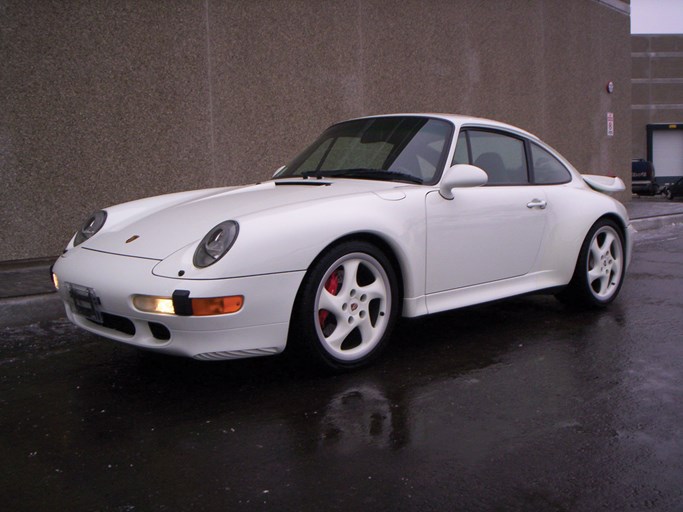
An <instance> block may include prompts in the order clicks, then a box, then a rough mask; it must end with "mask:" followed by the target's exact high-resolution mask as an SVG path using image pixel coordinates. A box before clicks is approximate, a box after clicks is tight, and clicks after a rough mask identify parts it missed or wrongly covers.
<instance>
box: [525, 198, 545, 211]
mask: <svg viewBox="0 0 683 512" xmlns="http://www.w3.org/2000/svg"><path fill="white" fill-rule="evenodd" d="M546 206H548V202H547V201H544V200H543V199H532V200H531V202H530V203H527V205H526V207H527V208H540V209H541V210H545V207H546Z"/></svg>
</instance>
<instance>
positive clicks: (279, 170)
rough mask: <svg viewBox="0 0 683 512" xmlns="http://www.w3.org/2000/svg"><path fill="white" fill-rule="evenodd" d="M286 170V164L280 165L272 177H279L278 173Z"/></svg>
mask: <svg viewBox="0 0 683 512" xmlns="http://www.w3.org/2000/svg"><path fill="white" fill-rule="evenodd" d="M284 170H285V166H284V165H283V166H281V167H278V168H277V171H275V172H274V173H273V176H272V178H271V179H273V178H277V177H278V175H279V174H280V173H281V172H282V171H284Z"/></svg>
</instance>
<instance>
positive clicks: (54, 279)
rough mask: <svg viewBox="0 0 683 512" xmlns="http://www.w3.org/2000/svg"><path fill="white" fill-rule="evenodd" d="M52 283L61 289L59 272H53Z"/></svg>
mask: <svg viewBox="0 0 683 512" xmlns="http://www.w3.org/2000/svg"><path fill="white" fill-rule="evenodd" d="M52 284H54V285H55V288H56V289H57V290H59V278H58V277H57V274H55V273H54V272H53V273H52Z"/></svg>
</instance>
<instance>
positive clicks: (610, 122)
mask: <svg viewBox="0 0 683 512" xmlns="http://www.w3.org/2000/svg"><path fill="white" fill-rule="evenodd" d="M607 136H608V137H614V112H607Z"/></svg>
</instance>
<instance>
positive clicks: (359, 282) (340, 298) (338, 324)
mask: <svg viewBox="0 0 683 512" xmlns="http://www.w3.org/2000/svg"><path fill="white" fill-rule="evenodd" d="M397 290H398V287H397V280H396V277H395V273H394V270H393V268H392V266H391V263H390V262H389V260H388V259H387V257H386V256H385V255H384V254H383V253H382V252H381V251H380V250H379V249H377V248H376V247H375V246H374V245H372V244H369V243H367V242H362V241H352V242H344V243H342V244H340V245H337V246H335V247H333V248H332V249H331V250H329V251H328V252H327V253H325V254H324V255H323V256H322V257H321V258H320V259H319V260H318V261H317V262H316V263H314V265H313V266H312V267H311V269H310V270H309V272H308V273H307V274H306V277H305V278H304V282H303V283H302V285H301V289H300V291H299V295H298V298H297V303H296V305H295V310H294V313H293V322H292V329H291V330H290V342H291V343H292V344H293V345H295V346H296V348H298V349H300V351H303V352H305V354H306V355H308V356H309V358H312V359H314V361H315V362H317V363H322V365H323V366H324V367H327V368H331V369H334V370H345V369H354V368H358V367H361V366H364V365H366V364H368V363H370V362H371V361H372V360H374V359H375V358H376V357H377V356H378V355H379V353H380V352H381V350H382V349H383V348H384V346H385V345H386V341H387V339H388V337H389V335H390V333H391V330H392V328H393V325H394V323H395V320H396V316H397V311H398V293H397Z"/></svg>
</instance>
